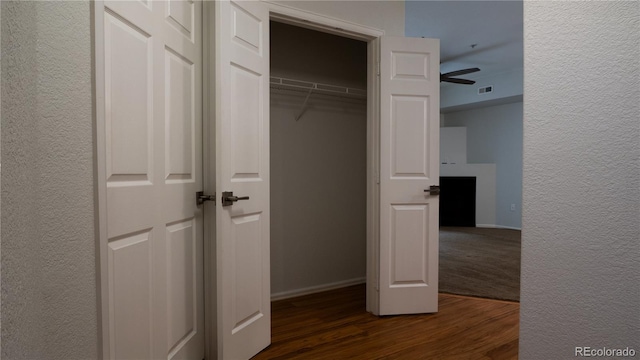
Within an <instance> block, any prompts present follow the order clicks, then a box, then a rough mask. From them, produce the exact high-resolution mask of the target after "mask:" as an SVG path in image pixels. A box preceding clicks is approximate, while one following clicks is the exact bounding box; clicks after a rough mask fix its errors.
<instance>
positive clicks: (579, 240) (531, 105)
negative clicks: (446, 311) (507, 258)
mask: <svg viewBox="0 0 640 360" xmlns="http://www.w3.org/2000/svg"><path fill="white" fill-rule="evenodd" d="M524 11H525V12H524V23H525V86H524V184H523V188H524V191H523V195H524V203H523V212H524V213H523V224H522V225H523V229H522V230H523V233H522V235H523V249H522V295H521V299H522V302H521V325H520V331H521V335H520V358H521V359H524V360H527V359H568V358H572V357H574V348H575V347H576V346H583V347H586V346H590V347H604V346H606V347H608V348H625V347H627V346H629V347H633V348H635V350H636V351H637V352H640V317H639V316H638V314H640V302H639V301H638V299H640V291H639V289H640V239H639V238H640V192H639V189H640V174H639V167H640V163H639V160H638V159H639V156H640V148H639V140H638V139H639V136H640V133H639V117H640V101H639V100H640V75H639V71H640V68H639V63H638V61H639V59H640V50H639V49H640V25H639V16H640V2H638V1H631V2H617V1H616V2H565V1H559V2H535V1H532V2H528V1H527V2H525V3H524ZM636 356H638V355H637V354H636Z"/></svg>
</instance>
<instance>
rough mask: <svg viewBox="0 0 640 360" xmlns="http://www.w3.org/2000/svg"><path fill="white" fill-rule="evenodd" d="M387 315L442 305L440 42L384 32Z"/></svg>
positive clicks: (383, 276)
mask: <svg viewBox="0 0 640 360" xmlns="http://www.w3.org/2000/svg"><path fill="white" fill-rule="evenodd" d="M380 56H381V59H380V94H381V95H380V268H379V269H380V274H379V276H380V278H379V279H380V280H379V282H380V298H379V299H380V302H379V311H380V315H390V314H409V313H423V312H435V311H437V309H438V197H437V196H435V195H429V193H426V192H424V190H425V189H429V186H430V185H437V184H438V183H439V161H438V157H439V153H438V152H439V127H440V116H439V108H440V107H439V104H440V99H439V89H440V84H439V83H440V76H439V58H440V54H439V42H438V40H434V39H415V38H389V37H382V39H381V55H380Z"/></svg>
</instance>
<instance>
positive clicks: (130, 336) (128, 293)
mask: <svg viewBox="0 0 640 360" xmlns="http://www.w3.org/2000/svg"><path fill="white" fill-rule="evenodd" d="M150 241H151V232H148V231H145V232H142V233H138V234H134V235H127V236H124V237H120V238H117V239H112V240H110V241H109V244H108V249H109V250H108V254H107V257H108V261H109V315H110V317H111V318H110V319H109V327H110V328H109V332H110V336H111V338H112V339H113V341H112V342H111V356H112V358H114V359H150V358H151V296H150V295H151V243H150Z"/></svg>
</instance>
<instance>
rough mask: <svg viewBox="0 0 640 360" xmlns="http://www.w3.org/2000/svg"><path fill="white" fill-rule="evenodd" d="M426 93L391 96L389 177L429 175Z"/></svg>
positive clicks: (427, 103)
mask: <svg viewBox="0 0 640 360" xmlns="http://www.w3.org/2000/svg"><path fill="white" fill-rule="evenodd" d="M428 129H429V97H428V96H393V95H392V97H391V159H390V160H391V162H392V163H391V167H390V169H391V171H392V173H391V177H392V178H396V179H397V178H412V179H415V178H420V179H427V178H428V169H429V157H428V156H427V152H428V149H429V148H428V145H429V144H427V143H426V141H427V140H426V139H428V138H429V137H428V133H427V132H428V131H429V130H428Z"/></svg>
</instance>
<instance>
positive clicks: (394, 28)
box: [272, 0, 405, 36]
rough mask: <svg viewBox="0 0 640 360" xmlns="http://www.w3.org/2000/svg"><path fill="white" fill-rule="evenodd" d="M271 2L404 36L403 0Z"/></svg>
mask: <svg viewBox="0 0 640 360" xmlns="http://www.w3.org/2000/svg"><path fill="white" fill-rule="evenodd" d="M272 2H274V3H279V4H282V5H285V6H289V7H292V8H296V9H299V10H304V11H309V12H313V13H316V14H320V15H324V16H328V17H332V18H336V19H340V20H343V21H347V22H351V23H355V24H358V25H364V26H369V27H372V28H375V29H378V30H384V31H385V35H389V36H404V17H405V13H404V0H391V1H344V0H342V1H341V0H337V1H332V0H328V1H325V0H317V1H314V0H306V1H290V0H278V1H272Z"/></svg>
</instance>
